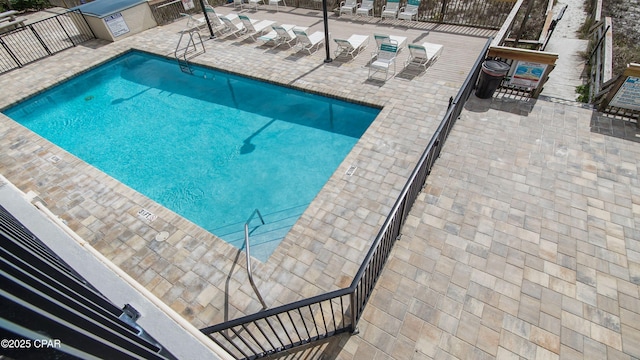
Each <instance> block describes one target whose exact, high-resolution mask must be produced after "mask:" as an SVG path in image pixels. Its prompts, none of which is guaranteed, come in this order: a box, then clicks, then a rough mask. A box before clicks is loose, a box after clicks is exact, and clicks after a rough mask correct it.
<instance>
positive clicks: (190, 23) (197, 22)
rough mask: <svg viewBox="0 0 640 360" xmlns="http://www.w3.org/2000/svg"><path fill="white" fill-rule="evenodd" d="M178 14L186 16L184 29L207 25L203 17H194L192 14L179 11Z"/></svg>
mask: <svg viewBox="0 0 640 360" xmlns="http://www.w3.org/2000/svg"><path fill="white" fill-rule="evenodd" d="M180 16H183V17H186V18H187V25H186V26H185V28H184V31H189V30H192V29H200V28H201V27H203V26H205V25H207V21H206V20H205V18H204V17H202V18H195V17H193V16H192V15H189V14H185V13H180Z"/></svg>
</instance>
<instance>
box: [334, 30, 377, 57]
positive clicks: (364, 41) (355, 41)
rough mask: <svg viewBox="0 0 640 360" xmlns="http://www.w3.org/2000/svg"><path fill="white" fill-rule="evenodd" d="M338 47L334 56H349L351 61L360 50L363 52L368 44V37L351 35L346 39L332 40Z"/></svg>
mask: <svg viewBox="0 0 640 360" xmlns="http://www.w3.org/2000/svg"><path fill="white" fill-rule="evenodd" d="M333 41H335V42H336V44H337V45H338V48H337V49H336V51H335V53H334V56H335V57H338V56H340V55H342V54H346V55H349V56H351V58H352V59H354V58H355V57H356V55H358V54H359V53H360V52H361V51H362V50H364V49H365V48H366V47H367V45H368V44H369V36H368V35H351V37H350V38H348V39H346V40H345V39H335V38H334V39H333Z"/></svg>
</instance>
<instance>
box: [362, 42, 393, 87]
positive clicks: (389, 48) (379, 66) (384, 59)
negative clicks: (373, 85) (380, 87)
mask: <svg viewBox="0 0 640 360" xmlns="http://www.w3.org/2000/svg"><path fill="white" fill-rule="evenodd" d="M397 56H398V46H397V45H396V44H393V43H392V42H389V41H385V42H383V43H382V45H380V50H379V51H378V55H377V58H376V60H375V61H374V62H372V63H371V64H370V65H369V79H371V78H372V77H373V75H374V74H376V73H377V72H380V71H384V80H385V81H386V80H387V77H388V75H389V69H390V68H391V66H392V65H393V74H394V75H395V73H396V57H397Z"/></svg>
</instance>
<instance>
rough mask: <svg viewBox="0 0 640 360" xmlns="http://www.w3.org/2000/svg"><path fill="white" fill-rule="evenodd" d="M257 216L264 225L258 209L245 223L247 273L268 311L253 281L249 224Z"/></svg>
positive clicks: (266, 307)
mask: <svg viewBox="0 0 640 360" xmlns="http://www.w3.org/2000/svg"><path fill="white" fill-rule="evenodd" d="M256 214H257V215H258V217H259V218H260V221H261V222H262V225H264V218H263V217H262V214H260V210H258V209H255V210H253V212H252V213H251V216H249V218H248V219H247V222H245V223H244V251H245V255H246V258H247V273H248V274H249V283H251V287H252V288H253V291H254V292H255V293H256V296H258V300H260V304H262V310H266V309H268V308H269V307H268V306H267V303H266V302H265V301H264V298H262V295H260V291H259V290H258V287H257V286H256V283H255V282H254V281H253V271H252V270H251V245H250V241H249V223H250V222H251V220H253V217H254V216H255V215H256Z"/></svg>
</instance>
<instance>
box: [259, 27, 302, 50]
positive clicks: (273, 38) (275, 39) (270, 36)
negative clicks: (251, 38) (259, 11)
mask: <svg viewBox="0 0 640 360" xmlns="http://www.w3.org/2000/svg"><path fill="white" fill-rule="evenodd" d="M294 27H296V26H295V25H288V24H284V25H272V26H271V28H272V29H273V30H271V31H270V32H269V33H267V34H265V35H262V36H260V37H258V40H260V41H262V42H264V43H265V45H267V44H273V47H278V46H280V45H282V44H284V43H285V42H287V41H293V39H295V36H296V35H295V34H294V33H293V31H292V30H293V28H294ZM281 34H286V35H284V36H285V37H284V38H283V37H282V35H281Z"/></svg>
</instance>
